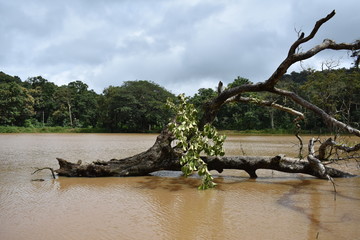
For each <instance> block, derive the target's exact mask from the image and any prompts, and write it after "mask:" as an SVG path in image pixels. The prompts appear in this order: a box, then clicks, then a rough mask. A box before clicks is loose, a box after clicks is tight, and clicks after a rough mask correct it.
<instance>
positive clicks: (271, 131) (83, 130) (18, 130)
mask: <svg viewBox="0 0 360 240" xmlns="http://www.w3.org/2000/svg"><path fill="white" fill-rule="evenodd" d="M0 133H109V131H107V130H106V129H105V128H71V127H15V126H0ZM149 133H156V132H149ZM219 133H220V134H224V135H293V134H294V131H293V130H292V129H261V130H245V131H237V130H219ZM302 134H306V135H308V134H312V135H329V134H330V135H331V133H326V132H320V133H314V132H310V131H305V130H304V131H302Z"/></svg>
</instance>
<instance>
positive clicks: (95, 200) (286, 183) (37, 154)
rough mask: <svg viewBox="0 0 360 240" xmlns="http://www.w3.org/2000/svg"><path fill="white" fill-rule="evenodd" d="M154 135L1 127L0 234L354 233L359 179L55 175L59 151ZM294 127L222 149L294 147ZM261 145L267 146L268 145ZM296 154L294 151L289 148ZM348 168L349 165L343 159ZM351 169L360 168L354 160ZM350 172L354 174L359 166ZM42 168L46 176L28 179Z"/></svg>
mask: <svg viewBox="0 0 360 240" xmlns="http://www.w3.org/2000/svg"><path fill="white" fill-rule="evenodd" d="M155 138H156V135H139V134H1V135H0V153H1V155H0V182H1V185H0V239H2V240H7V239H144V238H146V239H316V237H317V238H318V239H356V238H357V237H358V236H359V235H360V230H359V224H360V208H359V204H360V188H359V186H360V179H359V178H351V179H337V180H336V183H337V195H336V201H334V192H333V187H332V185H331V183H329V182H327V181H324V180H318V179H314V178H312V177H310V176H306V175H301V174H285V173H277V172H273V171H269V170H263V171H260V172H259V174H258V175H259V176H260V177H259V178H258V179H256V180H254V179H249V178H248V176H247V175H246V174H245V173H244V172H242V171H236V170H225V171H224V172H223V173H222V174H218V173H217V172H213V173H214V175H215V178H216V179H215V181H216V182H217V183H218V186H217V188H216V189H212V190H207V191H198V190H197V189H196V187H197V186H198V185H199V181H200V180H199V178H197V177H196V176H192V177H190V178H183V177H181V175H180V173H179V172H168V171H163V172H157V173H155V174H154V176H147V177H129V178H65V177H61V178H58V179H56V180H53V179H51V174H50V172H48V171H42V172H39V173H37V174H36V175H31V173H32V172H33V171H34V169H33V167H45V166H49V167H53V168H58V166H57V162H56V160H55V157H63V158H65V159H69V160H72V161H74V162H75V161H77V160H78V159H82V160H85V161H88V162H90V161H93V160H97V159H101V160H108V159H111V158H114V157H116V158H120V157H125V156H129V155H132V154H135V153H137V152H139V151H142V150H145V149H147V148H148V147H150V146H151V145H152V144H153V142H154V140H155ZM294 145H296V140H295V139H294V138H293V137H278V136H276V137H274V136H266V137H265V136H256V137H253V136H231V137H228V140H227V142H226V144H225V147H226V150H227V154H229V155H237V154H242V152H243V151H244V152H245V153H246V154H248V155H257V152H261V153H260V155H275V154H278V153H280V152H281V153H284V146H286V147H285V150H286V151H288V152H285V153H286V154H288V155H291V154H292V153H291V151H292V150H293V148H294ZM264 151H265V153H264ZM295 155H296V154H295ZM345 168H347V170H349V169H352V170H354V168H353V167H352V166H350V165H348V166H347V167H345ZM355 170H356V169H355ZM353 172H354V171H353ZM355 173H357V174H360V172H359V171H358V170H356V171H355ZM33 178H44V179H45V181H43V182H34V181H31V179H33Z"/></svg>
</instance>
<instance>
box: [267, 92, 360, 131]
mask: <svg viewBox="0 0 360 240" xmlns="http://www.w3.org/2000/svg"><path fill="white" fill-rule="evenodd" d="M272 92H274V93H277V94H279V95H283V96H286V97H289V98H290V99H292V100H293V101H294V102H296V103H297V104H299V105H300V106H303V107H305V108H307V109H309V110H311V111H313V112H314V113H316V114H317V115H319V116H320V117H321V118H322V119H323V121H324V122H325V123H326V124H327V125H328V126H329V127H332V128H334V127H337V128H339V129H342V130H344V131H346V132H348V133H350V134H354V135H356V136H358V137H360V131H359V130H358V129H355V128H353V127H351V126H349V125H346V124H345V123H343V122H340V121H339V120H337V119H335V118H333V117H332V116H330V115H329V114H327V113H326V112H325V111H324V110H322V109H321V108H319V107H317V106H315V105H314V104H312V103H310V102H308V101H306V100H305V99H303V98H301V97H299V96H298V95H297V94H295V93H294V92H290V91H286V90H282V89H278V88H274V90H273V91H272Z"/></svg>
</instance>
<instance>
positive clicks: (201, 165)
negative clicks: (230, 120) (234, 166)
mask: <svg viewBox="0 0 360 240" xmlns="http://www.w3.org/2000/svg"><path fill="white" fill-rule="evenodd" d="M178 101H179V102H178V104H175V103H174V102H173V101H171V100H170V99H168V101H167V106H168V107H169V108H170V109H172V110H173V111H174V112H175V113H176V116H175V118H174V120H173V121H171V122H170V123H169V125H168V127H169V130H170V131H171V132H172V134H173V135H174V136H175V138H176V140H177V143H176V147H178V148H180V149H181V150H182V151H183V155H182V157H181V158H180V164H181V165H182V168H181V170H182V172H183V173H184V175H185V176H189V175H190V174H192V173H193V172H194V171H197V172H198V174H199V176H202V184H201V185H200V186H199V189H201V190H204V189H208V188H213V187H214V186H215V185H216V184H215V183H214V182H213V177H212V176H211V173H210V172H209V170H208V168H207V164H206V163H205V162H204V161H203V160H202V159H201V157H200V154H202V153H205V154H206V155H208V156H218V155H220V156H223V155H224V154H225V152H224V150H223V143H224V141H225V138H226V137H225V136H224V135H219V134H218V133H217V131H216V129H215V127H213V126H212V125H211V124H206V125H205V126H204V128H203V130H200V129H199V127H198V122H199V121H198V118H197V110H196V109H195V107H194V105H193V104H191V103H189V102H188V98H187V97H185V95H184V94H180V95H179V96H178Z"/></svg>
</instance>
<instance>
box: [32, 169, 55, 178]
mask: <svg viewBox="0 0 360 240" xmlns="http://www.w3.org/2000/svg"><path fill="white" fill-rule="evenodd" d="M44 169H49V170H50V171H51V174H52V176H53V178H54V179H56V177H55V173H54V169H52V168H50V167H44V168H38V169H36V170H35V172H33V173H32V174H31V175H33V174H35V173H37V172H39V171H41V170H44Z"/></svg>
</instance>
